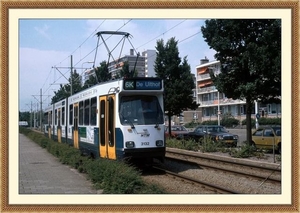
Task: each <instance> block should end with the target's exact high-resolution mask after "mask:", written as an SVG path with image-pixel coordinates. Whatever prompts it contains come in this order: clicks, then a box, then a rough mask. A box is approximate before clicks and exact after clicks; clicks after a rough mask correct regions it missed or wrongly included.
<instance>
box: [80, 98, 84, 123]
mask: <svg viewBox="0 0 300 213" xmlns="http://www.w3.org/2000/svg"><path fill="white" fill-rule="evenodd" d="M79 125H83V101H80V102H79Z"/></svg>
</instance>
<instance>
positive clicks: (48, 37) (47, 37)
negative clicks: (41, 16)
mask: <svg viewBox="0 0 300 213" xmlns="http://www.w3.org/2000/svg"><path fill="white" fill-rule="evenodd" d="M34 29H35V31H36V32H38V33H39V34H40V35H42V36H43V37H44V38H46V39H48V40H51V37H50V35H49V34H48V33H47V31H48V29H49V26H48V25H47V24H44V26H43V27H42V28H39V27H34Z"/></svg>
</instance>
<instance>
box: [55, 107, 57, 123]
mask: <svg viewBox="0 0 300 213" xmlns="http://www.w3.org/2000/svg"><path fill="white" fill-rule="evenodd" d="M54 124H55V125H57V109H56V110H55V114H54Z"/></svg>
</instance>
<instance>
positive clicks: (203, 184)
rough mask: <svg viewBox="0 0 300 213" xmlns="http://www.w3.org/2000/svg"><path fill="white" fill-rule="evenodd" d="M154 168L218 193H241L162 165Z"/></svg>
mask: <svg viewBox="0 0 300 213" xmlns="http://www.w3.org/2000/svg"><path fill="white" fill-rule="evenodd" d="M153 168H154V169H156V170H159V171H161V172H163V173H164V174H166V175H168V176H171V177H172V178H177V179H180V180H181V181H184V182H191V183H192V184H197V185H199V186H200V187H202V188H205V189H208V190H210V191H212V192H213V193H216V194H240V193H239V192H236V191H234V190H231V189H228V188H225V187H222V186H218V185H215V184H212V183H209V182H204V181H201V180H198V179H196V178H191V177H188V176H185V175H181V174H178V173H175V172H172V171H169V170H167V169H163V168H160V167H153Z"/></svg>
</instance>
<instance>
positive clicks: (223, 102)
mask: <svg viewBox="0 0 300 213" xmlns="http://www.w3.org/2000/svg"><path fill="white" fill-rule="evenodd" d="M241 103H246V102H245V101H243V100H233V99H231V98H224V99H220V105H229V104H241ZM199 104H200V107H204V106H214V105H215V106H217V105H218V100H209V101H200V102H199Z"/></svg>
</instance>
